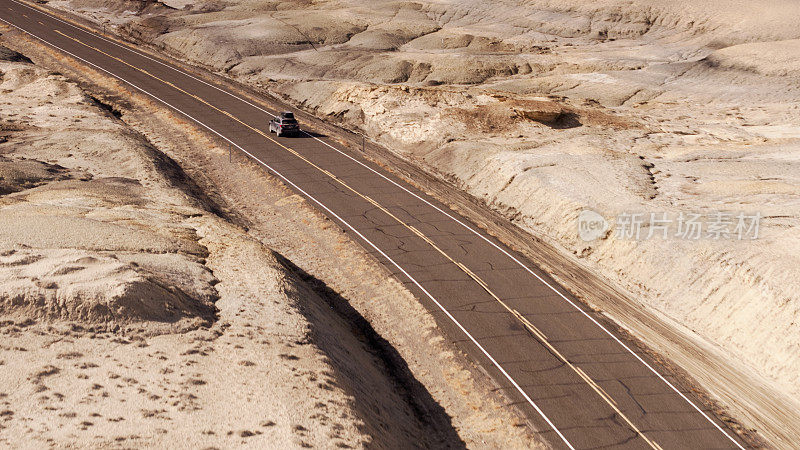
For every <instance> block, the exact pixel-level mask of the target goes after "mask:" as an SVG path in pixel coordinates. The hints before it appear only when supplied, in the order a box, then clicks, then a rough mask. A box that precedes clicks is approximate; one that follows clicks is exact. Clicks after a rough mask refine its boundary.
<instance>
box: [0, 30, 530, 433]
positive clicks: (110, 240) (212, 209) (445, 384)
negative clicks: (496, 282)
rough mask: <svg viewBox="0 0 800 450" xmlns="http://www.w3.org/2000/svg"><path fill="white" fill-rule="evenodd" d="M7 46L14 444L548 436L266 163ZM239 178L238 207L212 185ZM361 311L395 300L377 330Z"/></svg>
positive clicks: (0, 322) (5, 246)
mask: <svg viewBox="0 0 800 450" xmlns="http://www.w3.org/2000/svg"><path fill="white" fill-rule="evenodd" d="M16 43H17V44H19V42H16ZM0 49H1V50H2V51H0V58H2V61H0V74H2V75H1V78H0V104H2V110H1V111H2V112H0V127H1V128H0V130H2V132H1V133H0V135H1V136H2V137H1V138H0V223H2V227H0V230H2V231H0V333H1V334H2V342H1V343H0V386H3V387H2V388H1V389H0V446H12V447H22V448H26V447H27V448H41V447H42V446H57V447H70V446H75V445H78V446H102V447H132V446H135V447H139V446H150V447H162V448H167V447H170V448H174V447H175V445H176V443H181V444H180V446H188V447H217V448H223V447H236V446H242V445H246V446H253V447H262V448H263V447H265V446H271V445H274V444H275V443H276V442H280V443H281V445H282V446H286V447H339V448H361V447H365V446H369V447H376V448H389V447H391V448H394V447H396V446H397V445H401V446H417V445H421V446H436V447H440V446H448V447H461V446H464V445H468V446H471V447H475V446H491V447H531V446H534V447H535V446H538V445H539V444H538V443H537V441H536V440H535V437H534V436H533V435H532V434H530V432H529V431H528V430H527V428H526V427H524V426H522V425H525V423H524V421H522V420H521V419H520V418H519V417H518V416H516V415H515V413H514V411H513V409H511V408H509V407H508V406H507V405H506V404H504V400H503V398H502V397H501V396H500V395H498V394H496V393H493V392H491V389H492V387H491V385H490V384H489V382H488V380H486V379H484V378H480V377H477V378H476V376H475V375H474V373H473V371H471V370H470V367H468V366H466V365H465V364H464V362H463V358H462V357H460V355H458V354H456V353H455V352H454V351H453V350H452V348H451V347H450V345H449V344H448V343H447V342H445V341H444V340H443V338H442V337H441V335H440V334H439V333H438V332H437V330H436V328H435V324H434V321H433V319H432V318H431V317H430V316H428V315H427V314H426V313H425V312H424V310H423V309H422V307H421V306H419V305H417V304H416V302H415V300H414V298H413V296H411V295H410V294H409V293H408V292H407V291H404V290H403V289H402V286H400V285H399V283H397V282H396V281H393V280H387V279H386V276H385V273H384V272H383V271H382V270H381V269H380V267H379V266H377V264H376V263H375V262H374V261H372V260H371V259H369V258H368V256H367V255H366V254H364V253H363V251H361V250H360V249H359V248H358V247H357V246H356V245H355V244H353V243H352V242H349V241H346V240H344V239H342V237H341V233H340V232H338V231H336V230H333V229H331V227H330V224H329V223H328V224H326V223H325V220H324V219H322V218H321V217H319V216H318V215H317V214H316V213H315V212H314V211H313V210H312V209H311V208H310V207H309V206H308V205H305V204H304V203H303V202H302V200H299V199H298V198H296V197H294V196H292V195H291V193H289V192H288V191H286V190H285V189H284V188H282V187H281V186H280V185H279V184H278V183H277V182H275V180H271V179H268V178H265V177H263V176H262V177H260V181H258V182H257V183H260V184H253V183H243V182H242V183H241V184H238V182H237V181H236V179H237V178H238V179H241V178H240V177H232V176H230V175H231V173H232V172H237V171H238V172H239V173H240V174H241V171H250V172H253V173H254V176H253V177H252V178H253V179H256V180H258V179H259V177H257V176H255V173H257V169H256V168H255V167H252V166H250V165H248V164H246V163H245V162H244V161H241V162H239V163H237V164H236V165H230V164H227V162H226V159H227V155H225V154H224V152H223V151H222V150H220V149H216V148H214V147H213V146H210V145H206V144H209V143H208V142H204V141H203V140H202V139H201V138H199V137H197V136H192V138H193V139H188V138H187V136H186V135H185V134H181V133H191V130H190V129H189V128H186V127H183V125H182V124H181V123H180V122H179V121H177V120H175V118H172V117H168V116H158V117H154V116H153V114H152V111H153V110H152V109H146V108H141V109H139V111H147V113H144V112H140V113H139V114H138V115H136V114H134V113H131V115H128V114H123V113H122V112H120V111H118V110H116V109H113V108H112V107H110V106H108V104H105V103H99V102H98V100H96V99H95V98H94V97H89V96H88V95H87V94H86V93H85V92H84V91H83V90H82V89H81V88H79V87H78V86H77V85H76V84H74V83H73V82H71V81H69V80H67V79H66V78H65V77H64V75H60V74H57V73H54V72H49V71H47V70H45V69H44V68H42V67H39V66H37V65H33V64H31V63H30V62H29V61H28V60H27V58H25V57H22V56H21V55H19V54H15V53H13V52H11V51H7V50H6V49H5V48H2V47H0ZM39 57H41V56H39ZM50 63H51V64H52V63H53V60H50ZM63 69H65V73H66V72H67V71H69V69H68V67H63ZM93 81H95V82H97V81H98V78H97V77H94V79H93ZM116 92H119V91H116ZM117 116H121V117H122V118H123V119H124V120H125V121H122V120H119V118H118V117H117ZM126 121H130V122H131V123H132V124H134V125H135V126H136V128H137V129H139V130H142V131H143V132H148V133H149V134H148V136H147V137H145V136H144V135H142V134H140V133H139V132H136V131H133V129H132V128H131V127H130V125H129V124H128V123H126ZM165 123H171V124H172V127H173V128H169V127H167V126H165ZM156 124H157V125H158V126H155V125H156ZM204 145H206V146H204ZM209 148H211V149H212V151H209ZM163 149H167V150H169V151H170V152H171V153H172V154H173V155H174V156H175V159H178V160H179V159H180V158H181V157H183V158H186V159H187V160H188V159H192V160H194V161H195V162H194V164H193V165H192V166H190V167H188V168H187V170H184V169H183V168H182V167H181V165H180V164H179V162H180V161H178V162H176V161H175V159H173V158H171V157H170V156H167V155H166V154H165V153H164V152H163V151H162V150H163ZM198 156H200V157H198ZM204 164H207V165H204ZM193 171H200V172H202V173H204V176H201V177H199V178H201V179H200V180H199V181H198V182H195V181H194V176H193V175H192V173H193ZM219 180H228V183H229V184H230V185H229V186H227V187H228V188H229V190H228V191H227V192H228V193H227V194H226V197H224V198H223V197H221V196H217V198H212V197H210V196H207V195H205V194H204V193H203V188H204V187H208V183H212V182H214V181H219ZM231 180H233V181H231ZM212 192H221V190H216V189H215V190H212ZM265 198H267V199H269V200H268V201H266V202H265V201H264V200H265ZM288 206H291V207H288ZM248 208H260V209H259V210H258V211H255V212H258V213H259V214H264V217H267V218H268V219H265V220H262V221H258V220H254V221H249V222H248V221H246V220H245V219H243V217H244V216H243V215H242V213H243V212H244V213H246V212H253V211H248ZM290 210H291V211H290ZM253 217H259V216H258V215H254V216H253ZM245 222H247V223H245ZM292 222H294V223H292ZM237 224H238V225H237ZM242 224H244V225H245V226H246V227H247V228H248V229H249V233H248V231H246V230H245V228H243V227H242V226H241V225H242ZM290 230H291V231H290ZM287 232H293V233H295V235H294V236H292V235H286V234H285V233H287ZM298 236H305V237H304V239H299V238H298ZM334 236H335V237H334ZM337 238H338V239H337ZM265 243H266V244H267V245H269V246H272V247H283V248H285V249H288V250H291V251H292V254H290V255H281V254H278V253H275V252H274V251H273V250H271V249H270V248H269V247H268V246H266V245H265ZM289 243H291V244H292V245H289ZM325 247H329V248H331V251H332V252H334V253H335V254H339V255H341V256H342V257H346V258H350V259H349V260H350V261H353V263H354V265H353V266H351V267H350V268H349V269H348V270H347V276H344V275H343V274H342V273H341V272H342V270H343V269H342V268H341V267H339V266H334V264H333V263H331V262H330V259H328V262H327V263H326V262H325V261H324V260H322V259H321V258H319V256H318V255H319V253H317V252H319V250H320V248H325ZM286 256H288V257H289V259H287V257H286ZM326 264H327V265H326ZM317 277H320V278H335V279H337V280H338V282H337V283H338V285H336V286H333V287H329V286H328V285H327V284H326V283H325V282H324V281H322V280H321V279H320V278H317ZM351 296H352V297H351ZM387 299H391V300H392V302H391V303H390V302H386V300H387ZM351 303H352V304H354V305H356V306H363V305H364V304H367V303H369V304H375V303H378V304H383V306H381V307H377V308H373V309H372V310H371V311H372V314H373V315H374V316H375V317H374V318H371V320H372V322H373V324H374V325H370V324H369V323H368V322H367V320H366V319H365V318H364V317H363V316H362V315H361V313H360V312H359V310H358V309H357V308H356V307H353V306H351ZM401 310H402V311H403V312H404V314H403V316H402V318H400V319H397V320H395V319H394V317H393V315H394V314H396V313H397V312H398V311H401ZM391 322H395V323H394V324H393V325H394V326H395V328H391V330H390V326H389V325H390V324H391ZM397 325H399V326H401V327H406V328H405V329H406V330H408V329H414V330H417V332H416V333H414V336H412V337H405V335H406V334H407V333H404V332H403V331H402V330H403V328H397V327H396V326H397ZM392 330H393V331H392ZM384 331H388V332H389V334H387V335H386V336H387V337H388V340H387V339H385V338H384V337H383V336H382V335H381V334H379V332H380V333H382V332H384ZM392 333H394V334H392ZM398 336H402V337H404V339H402V340H403V342H400V344H401V345H400V346H398V347H395V343H397V342H398V340H399V339H398ZM390 341H391V342H390Z"/></svg>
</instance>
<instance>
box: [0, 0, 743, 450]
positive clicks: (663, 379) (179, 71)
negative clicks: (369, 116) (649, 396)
mask: <svg viewBox="0 0 800 450" xmlns="http://www.w3.org/2000/svg"><path fill="white" fill-rule="evenodd" d="M11 1H13V2H15V3H19V2H17V1H16V0H11ZM24 6H26V7H28V8H30V6H28V5H24ZM51 17H53V18H54V19H55V20H58V21H61V22H64V21H63V20H61V19H59V18H57V17H54V16H51ZM64 23H66V24H67V25H69V26H71V27H73V28H77V29H79V30H81V31H83V32H84V33H86V34H90V35H92V36H94V37H97V38H100V39H102V40H104V41H106V42H109V43H111V44H114V45H116V46H118V47H120V48H123V49H126V50H128V51H130V52H132V53H136V54H137V55H139V56H141V57H143V58H146V59H148V60H151V61H153V62H156V63H158V64H161V65H162V66H164V67H167V68H169V69H172V70H173V71H175V72H178V73H180V74H181V75H184V76H187V77H189V78H191V79H193V80H195V81H198V82H200V83H203V84H205V85H206V86H209V87H211V88H213V89H216V90H218V91H220V92H223V93H225V94H227V95H229V96H231V97H233V98H235V99H237V100H239V101H241V102H243V103H245V104H247V105H249V106H251V107H253V108H256V109H258V110H259V111H262V112H264V113H266V114H270V115H274V113H273V112H272V111H268V110H266V109H264V108H262V107H260V106H258V105H256V104H254V103H252V102H250V101H248V100H247V99H244V98H242V97H239V96H238V95H236V94H234V93H232V92H229V91H227V90H225V89H222V88H220V87H219V86H215V85H213V84H211V83H208V82H206V81H204V80H202V79H200V78H197V77H195V76H194V75H192V74H190V73H188V72H185V71H183V70H181V69H179V68H177V67H174V66H173V65H170V64H167V63H165V62H163V61H160V60H158V59H156V58H153V57H151V56H149V55H147V54H144V53H142V52H140V51H138V50H136V49H134V48H131V47H128V46H126V45H122V44H120V43H118V42H115V41H113V40H111V39H107V38H106V37H104V36H102V35H99V34H96V33H90V32H89V31H87V30H84V29H82V28H80V27H78V26H76V25H73V24H71V23H68V22H64ZM301 131H303V130H301ZM303 133H304V134H305V135H306V136H308V137H310V138H312V139H315V140H317V141H319V142H321V143H322V144H323V145H325V146H327V147H329V148H331V149H333V150H334V151H336V152H338V153H340V154H341V155H343V156H345V157H346V158H348V159H350V160H352V161H353V162H355V163H357V164H360V165H361V166H363V167H365V168H366V169H367V170H369V171H371V172H373V173H375V174H376V175H378V176H379V177H381V178H383V179H384V180H386V181H388V182H389V183H391V184H393V185H395V186H396V187H398V188H400V189H402V190H403V191H405V192H406V193H408V194H410V195H412V196H413V197H415V198H417V199H418V200H420V201H422V202H424V203H425V204H427V205H428V206H430V207H432V208H433V209H435V210H436V211H439V212H440V213H442V214H443V215H445V216H446V217H448V218H449V219H450V220H452V221H454V222H456V223H458V224H459V225H461V226H462V227H464V228H466V229H467V230H469V231H470V232H472V233H473V234H475V235H476V236H478V237H480V238H481V239H483V240H484V241H486V242H487V243H489V245H491V246H492V247H494V248H495V249H497V250H499V251H500V252H502V253H503V254H505V255H506V256H508V257H509V258H510V259H511V260H512V261H514V262H515V263H517V264H518V265H519V266H520V267H522V268H523V269H525V270H526V271H527V272H528V273H530V274H531V275H533V276H534V277H536V279H538V280H539V281H540V282H541V283H542V284H544V285H545V286H547V287H548V288H550V290H552V291H553V292H555V293H556V294H558V296H559V297H561V298H562V299H564V300H565V301H566V302H567V303H569V304H570V305H571V306H572V307H573V308H575V309H577V310H578V311H580V312H581V314H583V315H584V316H586V317H587V318H588V319H589V320H591V321H592V323H594V324H595V325H596V326H597V327H599V328H600V329H601V330H603V331H604V332H605V333H606V334H607V335H609V336H610V337H611V338H612V339H613V340H614V341H616V342H617V343H618V344H619V345H620V346H622V347H623V348H624V349H625V350H627V351H628V352H629V353H630V354H632V355H633V356H634V357H635V358H636V359H637V360H638V361H639V362H641V363H642V364H643V365H644V366H645V367H646V368H647V369H648V370H650V372H652V373H654V374H655V375H656V376H657V377H658V378H659V379H660V380H661V381H663V382H664V383H665V384H666V385H667V386H668V387H669V388H671V389H672V390H673V391H674V392H675V393H677V394H678V395H679V396H680V397H681V398H682V399H683V400H685V401H686V403H688V404H689V405H691V406H692V408H694V409H695V410H696V411H697V412H698V413H700V415H702V416H703V417H704V418H705V419H706V420H707V421H708V422H710V423H711V424H712V425H714V427H715V428H716V429H717V430H719V431H720V432H721V433H722V434H724V435H725V437H727V438H728V439H729V440H730V441H731V442H733V443H734V444H735V445H736V447H738V448H740V449H742V450H744V447H742V446H741V445H740V444H739V443H738V442H737V441H736V440H735V439H734V438H733V437H732V436H731V435H730V434H728V432H726V431H725V430H724V429H722V427H721V426H719V425H718V424H717V423H716V422H715V421H714V420H713V419H711V418H710V417H709V416H708V415H707V414H706V413H705V412H703V410H701V409H700V408H699V407H698V406H697V405H695V404H694V402H692V401H691V400H690V399H689V398H688V397H686V395H684V394H683V392H681V391H680V390H679V389H678V388H676V387H675V386H674V385H673V384H672V383H670V382H669V380H667V379H666V378H664V376H663V375H661V374H660V373H659V372H658V371H657V370H655V369H654V368H653V367H652V366H651V365H650V364H648V363H647V361H645V360H644V359H642V358H641V357H640V356H639V355H638V354H637V353H636V352H634V351H633V350H632V349H631V348H630V347H628V346H627V345H626V344H625V343H624V342H622V341H621V340H620V339H619V338H618V337H617V336H615V335H614V334H613V333H612V332H611V331H610V330H608V329H607V328H606V327H604V326H603V325H602V324H601V323H600V322H598V321H597V320H596V319H595V318H594V317H592V316H591V315H589V314H588V313H587V312H586V311H584V310H583V309H582V308H581V307H579V306H578V305H577V304H576V303H575V302H573V301H572V300H570V299H569V298H568V297H567V296H565V295H564V294H562V293H561V292H559V291H558V290H557V289H556V288H555V287H553V286H552V285H551V284H550V283H548V282H547V281H546V280H544V279H543V278H542V277H541V276H539V275H538V274H537V273H536V272H534V271H533V270H531V269H530V268H529V267H528V266H527V265H525V264H524V263H523V262H522V261H520V260H519V259H517V258H516V257H515V256H514V255H512V254H510V253H509V252H507V251H506V250H505V249H503V248H502V247H500V246H498V245H497V244H495V243H494V242H492V241H491V239H489V238H487V237H486V236H484V235H482V234H481V233H479V232H478V231H476V230H474V229H473V228H472V227H470V226H469V225H467V224H465V223H464V222H462V221H460V220H458V219H457V218H455V217H453V216H452V215H451V214H449V213H447V212H446V211H444V210H442V209H441V208H439V207H438V206H436V205H434V204H432V203H431V202H429V201H428V200H426V199H424V198H422V197H420V196H419V195H417V194H416V193H414V192H412V191H410V190H409V189H407V188H406V187H405V186H402V185H401V184H399V183H397V182H396V181H394V180H392V179H390V178H389V177H387V176H386V175H384V174H382V173H380V172H378V171H377V170H375V169H373V168H372V167H370V166H368V165H367V164H365V163H363V162H361V161H359V160H358V159H356V158H354V157H352V156H350V155H348V154H347V153H345V152H343V151H341V150H339V149H338V148H336V147H334V146H332V145H331V144H329V143H327V142H325V141H323V140H322V139H320V138H318V137H316V136H313V135H311V134H309V133H308V132H306V131H303Z"/></svg>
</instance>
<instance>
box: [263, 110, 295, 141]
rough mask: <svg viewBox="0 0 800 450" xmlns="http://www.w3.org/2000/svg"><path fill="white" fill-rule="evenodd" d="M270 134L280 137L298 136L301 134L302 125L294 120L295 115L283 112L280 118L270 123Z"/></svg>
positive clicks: (275, 118)
mask: <svg viewBox="0 0 800 450" xmlns="http://www.w3.org/2000/svg"><path fill="white" fill-rule="evenodd" d="M269 132H270V133H275V135H277V136H278V137H281V136H289V135H297V134H299V133H300V125H299V124H298V123H297V119H295V118H294V113H291V112H282V113H281V115H280V116H277V117H274V118H273V119H272V120H270V121H269Z"/></svg>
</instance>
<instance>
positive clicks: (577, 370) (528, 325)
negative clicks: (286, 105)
mask: <svg viewBox="0 0 800 450" xmlns="http://www.w3.org/2000/svg"><path fill="white" fill-rule="evenodd" d="M55 32H56V33H58V34H60V35H62V36H64V37H65V38H67V39H70V40H72V41H75V42H77V43H79V44H81V45H83V46H85V47H88V48H90V49H92V50H94V51H96V52H98V53H101V54H103V55H105V56H107V57H109V58H112V59H114V60H116V61H119V62H120V63H122V64H124V65H126V66H128V67H130V68H132V69H134V70H137V71H139V72H141V73H144V74H145V75H148V76H150V77H152V78H154V79H156V80H158V81H160V82H161V83H163V84H165V85H167V86H170V87H172V88H173V89H175V90H177V91H180V92H182V93H183V94H186V95H187V96H189V97H191V98H193V99H195V100H197V101H199V102H201V103H203V104H204V105H206V106H208V107H209V108H212V109H214V110H215V111H217V112H219V113H221V114H224V115H225V116H227V117H229V118H230V119H231V120H234V121H235V122H238V123H239V124H241V125H242V126H244V127H246V128H248V129H250V130H252V131H253V132H255V133H258V134H259V135H261V136H262V137H264V138H266V139H268V140H269V141H271V142H273V143H275V144H276V145H278V146H279V147H280V148H282V149H284V150H286V151H287V152H289V153H291V154H292V155H294V156H296V157H298V158H299V159H301V160H303V161H304V162H306V163H307V164H308V165H310V166H312V167H314V168H315V169H317V170H318V171H319V172H321V173H323V174H325V175H326V176H328V177H329V178H331V179H332V180H334V181H336V182H337V183H338V184H340V185H341V186H342V187H344V188H345V189H347V190H349V191H350V192H352V193H353V194H355V195H357V196H358V197H361V198H362V199H363V200H365V201H367V202H368V203H370V204H371V205H373V206H375V207H376V208H378V209H379V210H381V211H382V212H383V213H384V214H386V215H388V216H389V217H391V218H392V219H394V220H395V221H397V222H398V223H399V224H401V225H403V226H404V227H405V228H406V229H408V230H409V231H411V232H412V233H414V234H415V235H416V236H418V237H419V238H420V239H422V240H424V241H425V242H426V243H428V245H430V246H431V247H433V248H434V249H435V250H436V251H437V252H438V253H440V254H441V255H442V256H444V257H445V258H447V259H448V260H449V261H451V262H452V263H453V264H455V265H456V266H457V267H458V268H459V269H461V270H462V271H463V272H464V273H466V274H467V275H468V276H469V277H470V278H472V279H473V280H474V281H475V282H476V283H478V285H480V286H481V288H483V289H484V290H485V291H486V292H487V293H489V295H491V296H492V297H493V298H494V299H495V300H496V301H497V302H499V303H500V305H502V306H503V308H505V309H506V310H507V311H508V312H510V313H511V314H512V315H513V316H514V317H515V318H517V320H519V321H520V322H521V323H522V324H523V325H524V326H525V329H526V330H528V331H529V332H530V333H531V334H532V335H533V336H534V337H535V338H536V339H537V340H538V341H539V342H541V343H542V344H543V345H544V346H545V347H546V348H548V350H549V351H550V352H551V353H552V354H553V355H554V356H555V357H556V358H558V359H559V360H561V361H562V362H563V363H564V364H565V365H567V367H569V368H570V369H572V370H573V371H574V372H575V373H576V374H577V375H578V376H579V377H580V378H581V379H582V380H583V381H584V382H585V383H586V384H588V385H589V386H590V387H591V388H592V389H593V390H594V391H595V392H596V393H597V394H598V395H599V396H600V398H602V399H603V400H604V401H605V402H606V403H607V404H608V405H609V406H611V408H612V409H614V411H615V412H616V413H617V414H618V415H619V416H620V417H621V418H622V419H623V420H625V422H626V423H627V424H628V426H630V427H631V429H632V430H633V431H634V432H636V434H637V435H639V436H640V437H641V438H642V439H643V440H644V441H645V442H647V444H648V445H650V447H652V448H653V449H655V450H659V449H660V447H659V446H658V444H656V443H655V442H653V441H651V440H650V439H649V438H648V437H647V436H645V435H644V433H642V431H641V430H639V428H638V427H636V425H634V424H633V422H631V420H630V419H628V417H627V416H625V414H624V413H623V412H622V411H620V409H619V407H618V406H617V403H616V402H615V401H614V399H612V398H611V397H610V396H609V395H608V394H607V393H606V392H605V391H604V390H603V388H601V387H600V385H598V384H597V383H596V382H595V381H594V380H592V379H591V378H590V377H589V376H588V375H587V374H586V372H584V371H583V370H582V369H581V368H579V367H577V366H575V365H574V364H572V363H571V362H570V361H569V360H568V359H567V358H566V357H565V356H564V355H563V354H561V352H559V351H558V350H557V349H556V348H555V347H553V345H552V344H551V343H550V342H549V341H548V340H547V336H545V335H544V333H542V332H541V331H540V330H539V329H538V328H536V327H535V326H534V325H533V324H532V323H531V322H530V321H529V320H528V319H526V318H525V317H524V316H523V315H522V314H521V313H519V312H518V311H517V310H515V309H513V308H511V307H510V306H508V304H506V302H504V301H503V300H502V299H501V298H500V297H498V296H497V294H495V293H494V292H493V291H492V290H491V289H490V288H489V285H488V284H487V283H486V282H485V281H483V280H482V279H481V278H480V277H478V276H477V275H476V274H475V273H474V272H472V271H471V270H470V269H469V268H468V267H466V266H465V265H464V264H462V263H461V262H458V261H456V260H455V259H453V258H452V257H451V256H450V255H448V254H447V253H446V252H445V251H444V250H442V249H441V248H440V247H439V246H438V245H436V243H434V242H433V241H432V240H431V239H430V238H429V237H428V236H426V235H425V234H424V233H422V232H421V231H419V230H418V229H417V228H415V227H414V226H412V225H410V224H408V223H406V222H405V221H403V220H402V219H400V218H399V217H397V216H396V215H395V214H393V213H392V212H391V211H389V210H388V209H387V208H386V207H384V206H383V205H381V204H380V203H378V202H377V201H376V200H374V199H373V198H371V197H369V196H368V195H365V194H362V193H361V192H359V191H357V190H356V189H354V188H353V187H351V186H350V185H349V184H347V183H345V182H344V181H342V180H341V179H340V178H339V177H337V176H336V175H334V174H333V173H331V172H329V171H328V170H326V169H324V168H322V167H320V166H318V165H317V164H315V163H314V162H312V161H311V160H309V159H308V158H306V157H305V156H303V155H301V154H300V153H298V152H297V151H296V150H294V149H292V148H290V147H287V146H285V145H283V144H281V143H280V142H279V141H277V140H275V139H273V138H272V136H270V135H269V134H267V133H265V132H264V131H262V130H259V129H258V128H255V127H253V126H251V125H249V124H247V123H245V122H243V121H242V120H240V119H239V118H237V117H236V116H234V115H233V114H231V113H229V112H228V111H225V110H223V109H220V108H218V107H216V106H214V105H212V104H211V103H209V102H208V101H206V100H205V99H203V98H201V97H199V96H198V95H195V94H192V93H190V92H188V91H186V90H184V89H182V88H180V87H178V86H177V85H175V84H174V83H172V82H170V81H166V80H164V79H161V78H159V77H158V76H156V75H154V74H152V73H150V72H148V71H147V70H145V69H141V68H139V67H137V66H134V65H132V64H130V63H128V62H127V61H124V60H123V59H121V58H118V57H116V56H113V55H111V54H109V53H106V52H104V51H103V50H100V49H98V48H96V47H93V46H91V45H89V44H86V43H85V42H83V41H81V40H79V39H77V38H74V37H72V36H68V35H66V34H64V33H62V32H61V31H59V30H55Z"/></svg>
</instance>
